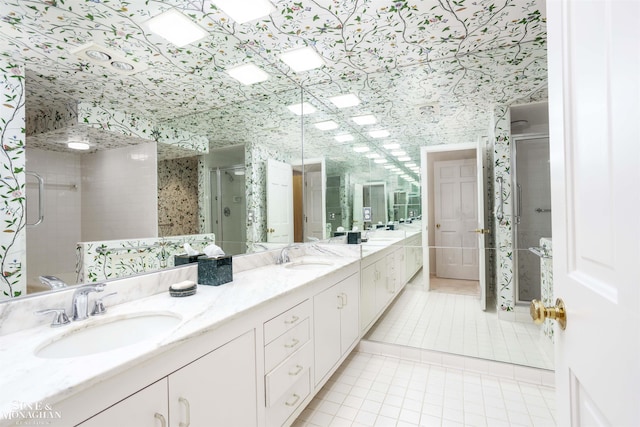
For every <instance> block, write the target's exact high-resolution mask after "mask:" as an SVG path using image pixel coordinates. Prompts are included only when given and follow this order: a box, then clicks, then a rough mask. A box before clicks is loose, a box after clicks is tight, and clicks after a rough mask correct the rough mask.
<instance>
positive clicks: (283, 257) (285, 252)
mask: <svg viewBox="0 0 640 427" xmlns="http://www.w3.org/2000/svg"><path fill="white" fill-rule="evenodd" d="M297 247H298V246H297V245H294V244H293V243H289V244H288V245H287V246H285V247H284V248H282V250H281V251H280V255H278V257H277V258H276V264H285V263H287V262H289V261H291V259H290V258H289V249H293V248H297Z"/></svg>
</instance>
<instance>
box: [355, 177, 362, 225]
mask: <svg viewBox="0 0 640 427" xmlns="http://www.w3.org/2000/svg"><path fill="white" fill-rule="evenodd" d="M363 207H364V199H363V192H362V184H353V225H354V226H355V227H358V229H359V230H364V220H363V218H362V208H363Z"/></svg>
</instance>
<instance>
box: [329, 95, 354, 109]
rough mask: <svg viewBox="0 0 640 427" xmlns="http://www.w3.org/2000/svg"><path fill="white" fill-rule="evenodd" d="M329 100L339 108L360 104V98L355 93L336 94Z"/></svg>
mask: <svg viewBox="0 0 640 427" xmlns="http://www.w3.org/2000/svg"><path fill="white" fill-rule="evenodd" d="M329 101H331V102H332V103H333V105H335V106H336V107H338V108H347V107H355V106H356V105H358V104H360V99H359V98H358V97H357V96H355V95H353V94H348V95H339V96H334V97H332V98H329Z"/></svg>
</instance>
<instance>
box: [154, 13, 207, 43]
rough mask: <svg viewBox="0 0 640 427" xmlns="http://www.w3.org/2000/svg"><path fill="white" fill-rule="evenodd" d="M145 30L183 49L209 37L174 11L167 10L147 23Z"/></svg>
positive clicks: (200, 28) (202, 29) (196, 25)
mask: <svg viewBox="0 0 640 427" xmlns="http://www.w3.org/2000/svg"><path fill="white" fill-rule="evenodd" d="M146 25H147V28H149V31H151V32H152V33H154V34H157V35H159V36H160V37H162V38H163V39H165V40H167V41H169V42H170V43H172V44H174V45H176V46H178V47H183V46H186V45H188V44H189V43H193V42H195V41H198V40H200V39H203V38H205V37H206V36H207V35H209V33H208V32H206V31H205V30H204V28H202V27H201V26H199V25H198V24H196V23H195V22H193V21H192V20H191V19H189V18H187V17H186V16H184V15H183V14H182V13H180V12H178V11H177V10H175V9H169V10H167V11H166V12H163V13H161V14H160V15H157V16H154V17H153V18H151V19H149V20H148V21H147V24H146Z"/></svg>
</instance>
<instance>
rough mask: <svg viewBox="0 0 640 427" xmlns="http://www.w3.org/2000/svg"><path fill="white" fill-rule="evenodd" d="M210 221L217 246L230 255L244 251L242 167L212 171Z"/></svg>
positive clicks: (243, 183)
mask: <svg viewBox="0 0 640 427" xmlns="http://www.w3.org/2000/svg"><path fill="white" fill-rule="evenodd" d="M210 175H211V219H212V221H211V222H212V224H213V230H214V232H215V234H216V244H217V245H218V246H220V247H221V248H222V250H223V251H224V252H225V253H226V254H229V255H237V254H243V253H245V252H246V247H245V246H246V231H247V230H246V223H247V221H246V215H247V205H246V196H245V193H246V187H245V179H244V168H237V167H236V168H226V169H220V168H218V169H212V170H211V174H210Z"/></svg>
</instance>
